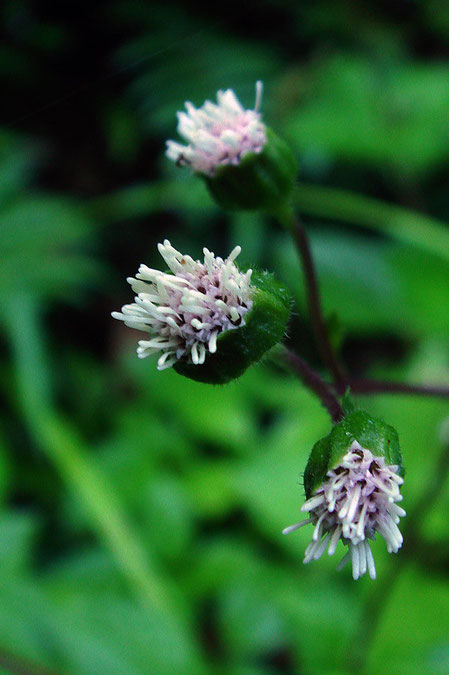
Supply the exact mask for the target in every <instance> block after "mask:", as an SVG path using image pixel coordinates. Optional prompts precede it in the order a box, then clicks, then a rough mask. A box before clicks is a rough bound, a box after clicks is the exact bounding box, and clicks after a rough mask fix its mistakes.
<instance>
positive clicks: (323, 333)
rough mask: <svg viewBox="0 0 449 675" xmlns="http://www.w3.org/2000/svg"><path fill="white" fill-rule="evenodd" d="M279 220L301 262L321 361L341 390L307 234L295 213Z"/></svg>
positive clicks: (341, 378) (340, 373) (339, 370)
mask: <svg viewBox="0 0 449 675" xmlns="http://www.w3.org/2000/svg"><path fill="white" fill-rule="evenodd" d="M279 219H280V220H281V222H282V224H283V225H285V226H286V227H287V228H288V230H289V231H290V234H291V235H292V237H293V240H294V242H295V244H296V248H297V250H298V254H299V258H300V260H301V264H302V268H303V270H304V278H305V282H306V292H307V306H308V310H309V316H310V323H311V324H312V329H313V332H314V335H315V339H316V342H317V346H318V350H319V352H320V356H321V359H322V361H323V364H324V365H325V366H326V368H327V369H328V370H329V372H330V373H331V375H332V378H333V380H334V382H335V384H336V385H337V386H338V387H339V388H340V387H344V386H345V378H344V373H343V370H342V368H341V366H340V364H339V362H338V360H337V357H336V355H335V352H334V349H333V347H332V344H331V342H330V340H329V335H328V332H327V328H326V323H325V320H324V317H323V311H322V307H321V299H320V290H319V286H318V278H317V274H316V270H315V263H314V261H313V256H312V251H311V248H310V243H309V238H308V236H307V232H306V230H305V229H304V225H303V224H302V222H301V221H300V220H299V218H297V217H295V216H294V215H293V212H286V213H285V214H282V215H281V216H280V218H279Z"/></svg>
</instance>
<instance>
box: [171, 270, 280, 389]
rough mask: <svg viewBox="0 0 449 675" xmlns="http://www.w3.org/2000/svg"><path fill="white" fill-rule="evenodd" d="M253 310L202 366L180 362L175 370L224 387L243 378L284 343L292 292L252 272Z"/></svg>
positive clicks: (222, 336) (219, 342)
mask: <svg viewBox="0 0 449 675" xmlns="http://www.w3.org/2000/svg"><path fill="white" fill-rule="evenodd" d="M251 286H252V287H253V289H254V290H253V292H252V298H251V299H252V301H253V306H252V308H251V310H250V311H249V312H248V313H247V314H246V315H245V325H244V326H242V327H241V328H235V329H231V330H227V331H224V332H223V333H221V334H220V335H219V336H218V338H217V351H216V352H215V353H214V354H211V353H208V354H207V356H206V360H205V362H204V364H202V365H194V364H193V363H189V362H187V361H182V360H180V361H178V362H177V363H176V364H175V365H174V366H173V367H174V369H175V370H176V371H177V372H178V373H180V374H181V375H185V376H186V377H189V378H190V379H192V380H197V381H198V382H206V383H208V384H225V383H226V382H230V381H231V380H234V379H235V378H237V377H239V376H240V375H242V373H244V372H245V370H246V369H247V368H249V366H251V365H252V364H254V363H256V362H257V361H259V360H260V358H261V357H262V356H263V354H265V352H266V351H267V350H268V349H270V348H271V347H273V346H274V345H275V344H277V343H278V342H279V341H280V340H282V338H283V336H284V333H285V329H286V326H287V322H288V318H289V315H290V305H291V296H290V293H289V291H288V290H287V289H286V288H285V286H283V285H282V284H281V283H279V282H278V281H277V280H276V279H275V278H274V276H273V275H272V274H270V273H269V272H256V271H254V272H253V275H252V277H251Z"/></svg>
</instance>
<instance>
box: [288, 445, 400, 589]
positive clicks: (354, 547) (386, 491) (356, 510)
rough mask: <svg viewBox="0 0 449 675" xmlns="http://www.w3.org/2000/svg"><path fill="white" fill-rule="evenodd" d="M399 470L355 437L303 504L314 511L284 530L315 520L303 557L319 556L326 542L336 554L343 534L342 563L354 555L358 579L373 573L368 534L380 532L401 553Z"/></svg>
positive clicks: (305, 509)
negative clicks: (339, 460)
mask: <svg viewBox="0 0 449 675" xmlns="http://www.w3.org/2000/svg"><path fill="white" fill-rule="evenodd" d="M397 472H398V467H397V466H393V465H392V466H387V465H386V463H385V460H384V458H383V457H374V456H373V454H372V453H371V452H370V451H369V450H366V449H364V448H362V447H361V445H360V444H359V443H357V442H354V443H353V444H352V445H351V448H350V449H349V451H348V452H347V454H346V455H345V456H344V457H343V459H342V461H341V464H339V465H338V466H337V467H335V468H334V469H331V470H330V471H328V473H327V476H326V481H325V482H324V483H323V484H322V485H321V486H320V487H319V488H318V490H316V491H315V493H314V494H313V496H312V497H311V498H310V499H308V500H307V501H306V503H305V504H304V505H303V506H302V508H301V511H303V512H309V515H310V517H309V518H308V519H307V520H303V521H301V522H300V523H296V524H295V525H292V526H290V527H287V528H286V529H285V530H284V534H288V533H289V532H292V531H293V530H297V529H299V528H300V527H302V526H303V525H307V524H308V523H312V524H313V525H315V529H314V532H313V536H312V541H311V542H310V544H309V546H308V547H307V549H306V552H305V558H304V563H309V562H311V561H312V560H318V558H320V557H321V556H322V554H323V553H324V551H325V550H326V548H327V550H328V554H329V555H333V554H334V553H335V551H336V549H337V544H338V542H339V540H340V539H342V540H343V542H344V543H345V544H347V545H348V547H349V551H348V552H347V553H346V555H345V556H344V558H343V559H342V561H341V562H340V564H339V565H338V569H342V567H344V565H345V564H346V563H347V562H348V561H349V559H351V561H352V574H353V577H354V579H358V578H359V577H360V576H362V575H363V574H365V572H366V571H367V570H368V572H369V575H370V577H371V578H372V579H375V578H376V567H375V564H374V559H373V554H372V552H371V548H370V545H369V539H372V540H374V538H375V533H376V532H379V534H381V535H382V536H383V538H384V539H385V542H386V544H387V550H388V552H389V553H397V551H398V550H399V549H400V547H401V545H402V535H401V533H400V531H399V528H398V523H399V519H400V517H402V516H405V511H404V509H402V508H401V507H400V506H398V505H397V504H396V502H399V501H401V500H402V496H401V494H400V492H399V486H400V485H401V484H402V483H403V479H402V478H401V477H400V476H399V475H398V473H397Z"/></svg>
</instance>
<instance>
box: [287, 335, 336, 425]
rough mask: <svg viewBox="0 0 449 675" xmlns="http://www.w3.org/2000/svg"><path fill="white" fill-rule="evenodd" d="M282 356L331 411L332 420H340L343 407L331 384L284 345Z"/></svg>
mask: <svg viewBox="0 0 449 675" xmlns="http://www.w3.org/2000/svg"><path fill="white" fill-rule="evenodd" d="M282 357H283V359H284V361H285V362H286V363H287V364H288V365H289V366H290V368H291V369H292V370H293V371H294V372H295V373H296V375H298V377H299V378H300V379H301V380H302V382H303V384H304V385H305V386H306V387H307V388H308V389H310V390H311V391H313V393H314V394H316V395H317V397H318V398H319V399H320V401H321V403H322V404H323V406H324V407H325V408H326V409H327V411H328V412H329V415H330V416H331V419H332V421H333V422H335V423H336V422H340V420H342V419H343V417H344V412H343V408H342V407H341V405H340V403H339V401H338V399H337V397H336V396H335V394H334V393H333V392H332V389H331V387H330V385H328V384H327V382H325V381H324V380H323V379H321V377H320V376H319V375H318V373H316V372H315V371H314V370H312V368H311V367H310V366H309V364H308V363H307V362H306V361H304V359H302V358H301V357H300V356H298V355H297V354H295V353H294V352H292V351H291V349H288V348H287V347H284V351H283V354H282Z"/></svg>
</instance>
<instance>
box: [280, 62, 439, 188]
mask: <svg viewBox="0 0 449 675" xmlns="http://www.w3.org/2000/svg"><path fill="white" fill-rule="evenodd" d="M305 81H306V92H305V94H304V100H303V101H302V102H301V103H300V105H298V106H297V108H296V109H294V110H292V113H291V119H290V121H289V122H288V123H287V125H286V128H287V132H288V135H289V137H290V138H291V139H292V140H293V142H294V144H295V147H296V149H297V150H298V151H300V152H303V153H308V152H309V153H310V152H323V153H326V154H328V155H329V156H330V157H331V158H333V159H344V160H349V161H354V160H355V161H359V162H367V163H368V162H369V163H372V164H375V165H377V166H378V167H379V168H380V169H381V170H382V171H384V172H385V173H386V174H387V175H388V172H389V171H391V169H393V170H395V171H396V172H398V173H402V174H404V175H409V174H412V175H413V174H414V175H422V174H423V173H424V172H425V171H428V170H430V169H432V168H435V167H436V166H437V164H438V163H439V162H442V161H444V160H447V159H448V157H449V149H448V143H447V131H448V127H447V114H446V112H447V109H448V107H449V74H448V70H447V67H446V65H445V64H438V63H418V62H411V61H410V62H394V61H391V60H388V59H382V58H378V59H377V60H375V59H372V60H368V59H367V58H366V57H364V56H362V55H360V54H352V55H351V54H349V53H348V54H336V55H333V56H331V57H329V58H328V59H326V60H324V61H323V62H322V63H320V64H318V65H317V66H316V67H315V68H313V67H312V69H311V70H309V72H308V73H307V74H306V76H305Z"/></svg>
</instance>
